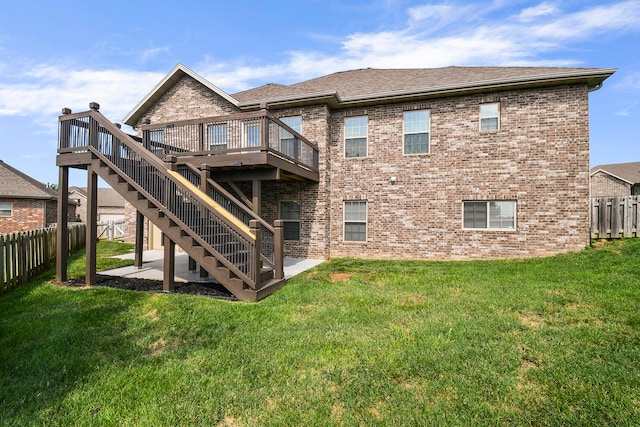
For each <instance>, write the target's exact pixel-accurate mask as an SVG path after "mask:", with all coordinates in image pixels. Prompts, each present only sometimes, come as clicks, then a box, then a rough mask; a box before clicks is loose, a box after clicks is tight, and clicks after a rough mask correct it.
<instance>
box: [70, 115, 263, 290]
mask: <svg viewBox="0 0 640 427" xmlns="http://www.w3.org/2000/svg"><path fill="white" fill-rule="evenodd" d="M91 108H92V110H91V111H87V112H83V113H76V114H71V113H70V112H67V111H66V110H63V115H62V116H60V117H59V121H60V128H59V132H60V135H59V142H60V146H59V148H58V152H59V153H60V154H62V155H63V154H65V153H78V154H79V153H89V152H90V153H92V154H93V155H95V156H96V157H97V158H99V159H100V160H101V161H102V162H104V163H105V164H106V165H108V166H110V167H111V168H112V169H113V170H115V171H117V172H118V173H119V175H120V176H121V177H122V178H123V179H124V180H125V181H126V182H127V183H128V184H129V185H130V186H131V187H132V188H134V189H135V190H136V191H138V192H140V193H141V194H143V195H144V197H146V198H147V199H149V200H151V201H155V203H156V204H157V205H158V207H159V208H161V209H162V210H163V212H165V214H166V215H167V216H168V217H169V218H170V220H171V221H174V222H175V223H176V225H179V226H181V228H182V229H183V230H184V231H185V232H187V233H188V234H189V235H190V237H192V238H193V239H194V240H195V241H196V242H198V243H199V244H200V245H202V246H203V247H204V248H205V249H206V250H207V251H209V252H210V253H212V255H217V258H218V259H219V260H220V262H221V263H222V264H223V265H225V267H227V268H228V269H229V270H230V271H232V272H233V273H234V274H235V275H237V276H238V277H239V278H241V279H242V280H243V281H244V282H245V283H247V284H248V285H249V286H251V287H252V288H253V289H257V287H258V286H259V283H260V271H259V264H260V263H259V262H258V261H257V259H258V258H257V255H256V254H260V249H261V248H256V246H255V245H256V240H257V241H258V242H259V240H260V239H259V238H258V239H256V236H255V235H254V234H252V232H251V229H249V228H248V227H247V226H246V225H245V224H244V223H242V222H240V221H237V222H234V221H233V219H231V218H229V217H228V216H227V215H225V212H226V211H225V212H223V211H224V209H222V208H221V207H220V206H219V205H218V204H217V203H216V202H214V201H213V200H211V199H210V198H209V197H206V196H205V195H203V193H201V192H200V193H199V192H198V191H197V188H196V187H195V186H194V187H193V188H190V186H189V182H188V181H186V180H185V181H182V180H181V179H179V178H178V177H176V176H172V174H171V173H170V172H169V171H168V168H167V165H166V164H165V163H164V162H163V161H162V160H160V159H159V158H158V157H156V156H155V155H153V154H152V153H151V152H149V151H147V150H146V149H145V148H144V147H143V146H142V145H140V144H139V143H137V142H135V141H134V140H133V139H132V138H131V137H130V136H129V135H127V134H126V133H124V132H123V131H122V130H121V129H120V128H119V127H117V126H115V125H114V124H112V123H111V122H110V121H109V120H108V119H107V118H106V117H104V116H103V115H102V114H101V113H100V112H99V111H98V107H97V104H94V103H92V104H91ZM194 190H196V191H194ZM185 249H186V248H185Z"/></svg>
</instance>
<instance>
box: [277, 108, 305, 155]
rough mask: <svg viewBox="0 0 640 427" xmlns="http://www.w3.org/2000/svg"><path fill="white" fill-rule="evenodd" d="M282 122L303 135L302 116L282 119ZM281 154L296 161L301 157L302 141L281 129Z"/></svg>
mask: <svg viewBox="0 0 640 427" xmlns="http://www.w3.org/2000/svg"><path fill="white" fill-rule="evenodd" d="M280 121H281V122H282V123H284V124H285V125H287V126H289V127H290V128H291V129H293V130H295V131H296V132H298V133H299V134H302V116H293V117H282V118H281V119H280ZM280 152H281V153H282V154H284V155H285V156H289V157H292V158H294V159H297V158H299V157H300V140H299V139H298V138H296V137H295V136H293V134H292V133H291V132H289V131H287V130H285V129H282V128H281V129H280Z"/></svg>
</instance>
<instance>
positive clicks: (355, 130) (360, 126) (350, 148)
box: [344, 116, 369, 157]
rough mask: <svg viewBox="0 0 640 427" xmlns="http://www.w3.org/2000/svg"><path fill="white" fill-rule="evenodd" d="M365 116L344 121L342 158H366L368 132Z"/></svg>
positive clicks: (367, 121)
mask: <svg viewBox="0 0 640 427" xmlns="http://www.w3.org/2000/svg"><path fill="white" fill-rule="evenodd" d="M368 129H369V118H368V117H367V116H360V117H347V118H345V119H344V156H345V157H367V136H368V132H369V130H368Z"/></svg>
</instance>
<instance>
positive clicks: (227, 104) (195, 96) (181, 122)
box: [57, 64, 615, 299]
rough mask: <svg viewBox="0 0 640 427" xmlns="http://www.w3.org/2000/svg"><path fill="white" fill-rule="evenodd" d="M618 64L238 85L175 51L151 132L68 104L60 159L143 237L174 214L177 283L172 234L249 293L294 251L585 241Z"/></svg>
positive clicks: (148, 119)
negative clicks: (597, 139) (231, 88)
mask: <svg viewBox="0 0 640 427" xmlns="http://www.w3.org/2000/svg"><path fill="white" fill-rule="evenodd" d="M614 72H615V70H614V69H599V68H549V67H446V68H437V69H386V70H379V69H360V70H352V71H345V72H338V73H333V74H330V75H326V76H323V77H319V78H315V79H312V80H308V81H304V82H300V83H296V84H292V85H280V84H267V85H264V86H260V87H257V88H253V89H250V90H246V91H243V92H239V93H235V94H228V93H226V92H224V91H223V90H221V89H220V88H218V87H217V86H215V85H214V84H213V83H211V82H209V81H207V80H206V79H205V78H203V77H202V76H200V75H198V74H197V73H195V72H193V71H191V70H190V69H188V68H187V67H185V66H183V65H181V64H178V65H177V66H176V67H174V69H173V70H171V71H170V72H169V73H168V74H167V75H166V76H165V78H163V79H162V80H161V81H160V82H159V83H158V84H157V85H156V87H155V88H154V89H153V90H152V91H151V92H150V93H149V94H147V95H146V96H145V97H144V98H143V99H142V100H141V101H140V102H139V103H138V105H136V106H135V107H134V108H133V110H132V111H131V112H130V113H129V114H128V115H127V116H126V117H125V118H124V123H125V124H127V125H129V126H132V127H133V128H134V129H135V130H136V132H137V135H134V136H131V135H127V134H125V133H124V132H123V131H122V130H121V129H120V128H119V127H117V126H115V125H114V124H113V123H111V122H110V121H108V119H106V118H105V117H104V116H102V115H101V114H100V113H99V111H98V110H99V105H98V104H96V103H92V104H90V109H91V111H87V112H81V113H75V114H73V113H72V112H71V110H69V109H66V108H65V109H63V115H62V116H60V118H59V120H60V145H59V149H58V153H59V155H58V158H57V164H58V166H60V168H61V171H60V176H61V182H64V180H65V179H66V178H64V177H65V176H66V175H67V174H68V172H67V170H68V168H69V167H74V168H83V169H87V170H88V171H89V174H90V180H91V182H94V181H93V180H94V179H96V180H97V178H94V177H92V176H93V175H98V176H100V177H101V178H102V179H104V180H105V181H107V182H108V183H109V184H110V185H111V186H112V187H113V188H115V189H117V191H118V192H119V193H120V194H121V195H122V196H123V197H125V199H127V201H129V202H130V203H131V204H132V206H134V207H135V209H136V210H137V212H136V213H135V215H133V216H134V217H135V218H132V220H133V222H135V224H136V233H135V234H136V235H135V241H136V243H137V244H136V248H137V251H139V250H140V248H141V247H142V246H143V244H142V241H143V240H144V239H145V238H146V239H147V243H146V244H147V245H149V240H150V239H149V236H150V235H153V234H155V233H154V232H153V229H154V227H157V228H158V229H159V230H160V231H161V234H162V237H161V239H162V242H163V243H164V247H165V289H167V290H170V289H172V286H173V285H172V283H173V282H172V280H173V274H172V272H173V267H172V265H173V258H172V257H173V251H172V250H171V247H172V246H173V245H178V246H180V247H182V248H183V249H184V250H185V251H187V252H188V253H189V255H190V256H191V257H192V258H193V259H194V261H196V262H197V263H200V265H201V267H202V268H203V269H204V270H206V271H207V272H208V273H209V274H212V275H213V276H214V277H215V278H216V279H217V280H218V281H220V283H222V284H223V285H224V286H226V287H227V288H228V289H229V290H231V291H232V292H233V293H234V294H235V295H236V296H238V297H240V298H243V299H260V298H262V297H264V296H265V295H268V294H269V293H271V292H273V291H274V290H275V289H277V288H278V287H279V286H282V284H283V283H284V280H283V273H282V259H283V257H284V256H286V257H311V258H325V259H326V258H331V257H344V256H353V257H363V258H382V259H385V258H386V259H391V258H394V259H488V258H503V257H533V256H543V255H550V254H556V253H560V252H567V251H574V250H580V249H582V248H584V247H585V245H586V244H587V242H588V240H589V204H588V199H589V113H588V107H589V105H588V102H589V99H588V98H589V93H590V92H592V91H594V90H596V89H599V88H600V87H601V85H602V83H603V82H604V80H605V79H607V78H608V77H609V76H611V75H612V74H613V73H614ZM95 182H97V181H95ZM96 185H97V184H96ZM61 188H62V189H63V190H62V191H64V185H62V186H61ZM149 223H153V224H154V225H153V226H150V225H149ZM144 224H146V226H145V225H144ZM91 228H92V227H89V229H91ZM88 241H89V242H91V241H92V240H91V239H88ZM168 245H169V246H168ZM238 248H240V249H238ZM137 259H141V253H140V254H138V256H137ZM59 277H63V275H60V273H59ZM88 280H89V281H91V280H93V279H88Z"/></svg>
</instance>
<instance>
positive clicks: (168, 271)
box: [162, 234, 176, 292]
mask: <svg viewBox="0 0 640 427" xmlns="http://www.w3.org/2000/svg"><path fill="white" fill-rule="evenodd" d="M163 239H164V275H163V278H162V290H163V291H165V292H173V289H174V288H175V273H176V244H175V242H174V241H173V240H171V239H170V238H169V236H167V235H166V234H164V237H163Z"/></svg>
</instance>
